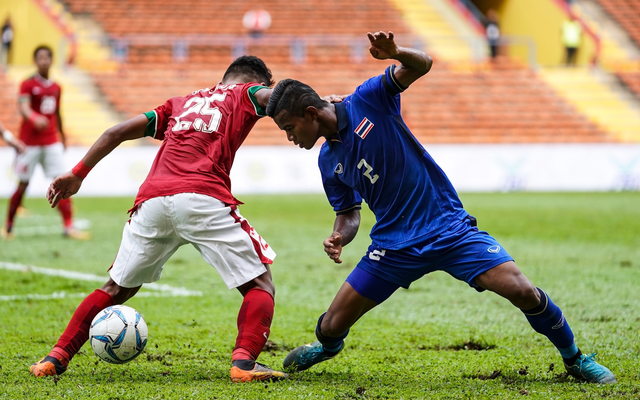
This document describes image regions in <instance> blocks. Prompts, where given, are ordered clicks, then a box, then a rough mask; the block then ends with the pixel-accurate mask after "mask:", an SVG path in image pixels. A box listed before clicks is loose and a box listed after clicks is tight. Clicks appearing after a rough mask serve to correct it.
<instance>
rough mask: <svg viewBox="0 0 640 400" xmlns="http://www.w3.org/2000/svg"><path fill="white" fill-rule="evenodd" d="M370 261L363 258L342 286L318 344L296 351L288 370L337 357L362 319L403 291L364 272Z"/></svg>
mask: <svg viewBox="0 0 640 400" xmlns="http://www.w3.org/2000/svg"><path fill="white" fill-rule="evenodd" d="M369 261H370V260H368V259H367V258H366V256H365V257H364V258H363V260H362V261H361V262H360V263H359V264H358V266H357V267H356V268H355V269H354V270H353V271H352V272H351V274H350V275H349V276H348V277H347V280H346V282H344V283H343V284H342V287H341V288H340V290H339V291H338V293H337V294H336V296H335V297H334V299H333V301H332V302H331V306H329V309H328V310H327V311H326V312H325V313H324V314H322V315H321V316H320V318H318V323H317V325H316V337H317V339H318V341H316V342H313V343H310V344H307V345H304V346H300V347H297V348H295V349H293V350H292V351H291V352H290V353H289V354H288V355H287V356H286V357H285V359H284V362H283V365H284V367H285V368H289V369H293V370H296V371H303V370H305V369H308V368H310V367H312V366H313V365H315V364H318V363H320V362H322V361H326V360H329V359H332V358H333V357H335V356H336V355H337V354H338V353H340V351H342V349H343V348H344V339H345V338H346V337H347V335H348V334H349V329H350V328H351V327H352V326H353V325H354V324H355V323H356V322H357V321H358V320H359V319H360V317H362V316H363V315H364V314H366V313H367V312H368V311H369V310H371V309H372V308H374V307H375V306H377V305H378V304H381V303H382V302H384V301H385V300H386V299H387V298H389V296H391V295H392V294H393V292H395V291H396V290H397V289H398V287H400V286H399V285H398V284H395V283H391V282H389V281H387V280H385V279H382V278H380V277H378V276H376V275H374V274H372V273H371V272H368V271H367V270H365V269H363V268H362V266H363V264H364V263H368V262H369Z"/></svg>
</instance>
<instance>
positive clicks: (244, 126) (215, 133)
mask: <svg viewBox="0 0 640 400" xmlns="http://www.w3.org/2000/svg"><path fill="white" fill-rule="evenodd" d="M263 88H264V89H268V88H266V87H264V86H260V85H259V84H257V83H248V84H233V85H222V84H218V85H217V86H216V87H215V88H214V89H209V88H206V89H201V90H198V91H195V92H193V93H191V94H190V95H188V96H185V97H173V98H171V99H169V100H167V102H166V103H164V104H163V105H161V106H160V107H157V108H156V109H155V110H153V111H150V112H148V113H145V115H146V116H147V118H148V119H149V123H148V124H147V131H146V133H145V135H146V136H152V137H154V138H155V139H158V140H162V141H163V142H162V145H161V146H160V149H159V150H158V154H157V155H156V158H155V160H154V161H153V165H152V166H151V171H149V175H148V176H147V179H146V180H145V181H144V182H143V183H142V186H140V190H139V191H138V196H137V197H136V200H135V206H137V205H139V204H140V203H142V202H143V201H145V200H148V199H151V198H154V197H161V196H171V195H174V194H178V193H199V194H204V195H208V196H212V197H215V198H216V199H218V200H220V201H222V202H224V203H225V204H227V205H229V204H242V203H241V202H240V201H238V200H237V199H236V198H235V197H233V195H232V194H231V180H230V179H229V172H230V171H231V166H232V165H233V160H234V158H235V155H236V151H237V150H238V148H239V147H240V145H241V144H242V142H244V139H245V138H246V137H247V135H248V134H249V131H250V130H251V128H253V126H254V125H255V123H256V122H257V121H258V119H260V118H261V117H263V116H265V115H266V114H265V112H264V110H263V109H262V108H261V107H260V106H259V105H258V101H257V100H256V98H255V92H257V91H258V90H260V89H263ZM135 206H134V208H135Z"/></svg>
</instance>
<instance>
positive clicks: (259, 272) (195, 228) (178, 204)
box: [172, 193, 286, 382]
mask: <svg viewBox="0 0 640 400" xmlns="http://www.w3.org/2000/svg"><path fill="white" fill-rule="evenodd" d="M172 210H173V211H172V213H173V215H175V216H176V217H175V219H174V223H175V224H176V229H177V230H178V232H179V234H180V236H181V237H182V238H183V239H184V240H186V241H187V242H189V243H191V244H192V245H193V246H194V247H195V248H196V249H197V250H198V251H199V252H200V254H201V255H202V258H203V259H204V260H205V261H206V262H207V263H208V264H209V265H211V266H212V267H214V268H215V269H216V270H217V271H218V273H219V274H220V276H221V278H222V280H223V281H224V283H225V284H226V285H227V287H228V288H229V289H233V288H237V289H238V290H239V291H240V293H241V294H242V296H243V301H242V305H241V307H240V311H239V313H238V319H237V324H238V336H237V338H236V345H235V348H234V350H233V355H232V365H231V370H230V374H231V379H232V380H233V381H234V382H247V381H254V380H277V379H282V378H286V374H284V373H282V372H279V371H275V370H272V369H270V368H268V367H266V366H264V365H261V364H259V363H257V362H256V360H257V359H258V356H259V355H260V352H261V351H262V348H263V347H264V344H265V343H266V341H267V339H268V337H269V332H270V329H271V321H272V319H273V311H274V295H275V288H274V285H273V281H272V277H271V271H270V269H269V265H270V264H272V263H273V259H274V258H275V253H274V252H273V250H272V249H271V248H270V247H269V245H268V244H267V243H266V242H265V241H264V240H263V239H262V238H261V237H260V235H258V233H257V232H256V231H255V229H253V227H251V225H250V224H249V222H248V221H247V220H246V219H244V218H243V217H242V215H240V213H239V211H238V210H237V208H236V207H235V206H232V207H228V206H226V205H225V204H224V203H222V202H221V201H219V200H217V199H215V198H213V197H210V196H205V195H201V194H196V193H181V194H179V195H176V196H173V206H172Z"/></svg>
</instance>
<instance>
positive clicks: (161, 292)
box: [0, 261, 202, 301]
mask: <svg viewBox="0 0 640 400" xmlns="http://www.w3.org/2000/svg"><path fill="white" fill-rule="evenodd" d="M0 269H4V270H7V271H18V272H31V273H34V274H41V275H48V276H59V277H62V278H67V279H72V280H76V281H87V282H97V283H105V282H106V281H107V279H108V278H107V277H103V276H99V275H94V274H88V273H85V272H76V271H67V270H64V269H54V268H43V267H35V266H31V265H23V264H17V263H9V262H3V261H0ZM143 287H144V288H147V289H151V290H154V291H156V293H153V292H151V293H150V292H142V293H138V294H136V297H185V296H202V292H200V291H196V290H188V289H185V288H183V287H173V286H169V285H164V284H162V285H161V284H157V283H147V284H145V285H143ZM86 296H87V294H86V293H66V292H56V293H53V294H48V295H43V294H27V295H19V296H0V301H10V300H22V299H34V300H48V299H63V298H73V297H86Z"/></svg>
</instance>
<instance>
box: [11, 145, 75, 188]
mask: <svg viewBox="0 0 640 400" xmlns="http://www.w3.org/2000/svg"><path fill="white" fill-rule="evenodd" d="M38 164H40V165H42V169H44V174H45V176H46V177H47V178H50V179H53V178H55V177H57V176H58V175H61V174H63V173H64V172H65V171H66V168H65V165H64V146H63V145H62V143H54V144H50V145H48V146H27V149H26V150H25V151H24V153H22V154H18V156H17V157H16V163H15V172H16V176H17V177H18V179H19V180H20V182H27V181H29V179H31V176H33V171H34V170H35V169H36V165H38Z"/></svg>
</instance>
